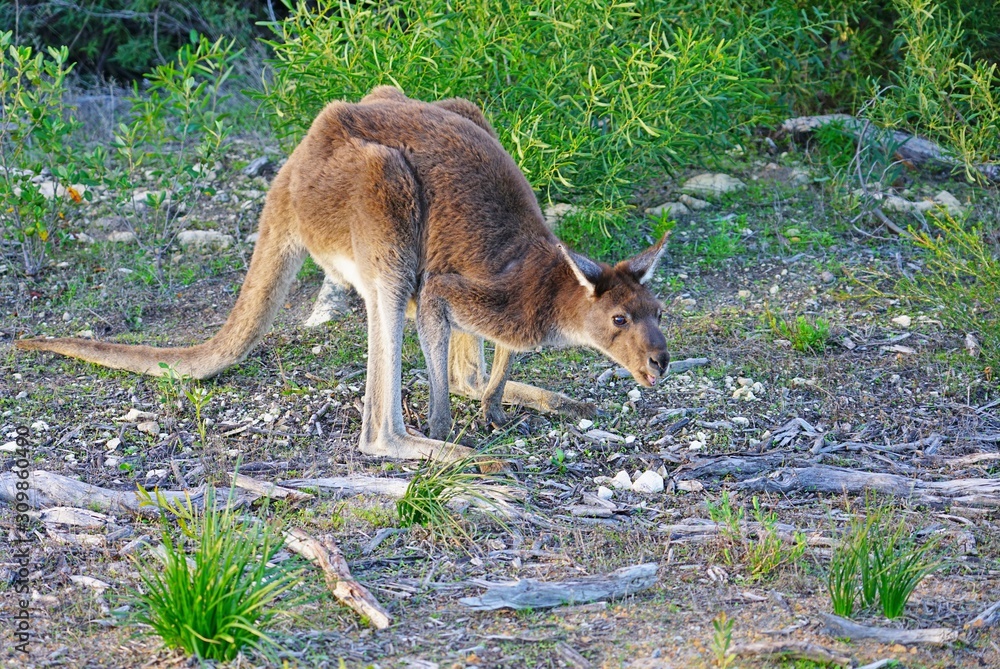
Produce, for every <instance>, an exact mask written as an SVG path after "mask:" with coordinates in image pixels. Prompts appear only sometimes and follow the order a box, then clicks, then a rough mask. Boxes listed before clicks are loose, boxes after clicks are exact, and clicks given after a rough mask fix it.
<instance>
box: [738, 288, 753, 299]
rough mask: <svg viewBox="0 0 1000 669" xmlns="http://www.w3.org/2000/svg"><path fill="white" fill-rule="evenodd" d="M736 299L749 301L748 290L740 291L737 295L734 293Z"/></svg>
mask: <svg viewBox="0 0 1000 669" xmlns="http://www.w3.org/2000/svg"><path fill="white" fill-rule="evenodd" d="M736 297H738V298H740V299H741V300H749V299H750V291H749V290H741V291H739V292H738V293H736Z"/></svg>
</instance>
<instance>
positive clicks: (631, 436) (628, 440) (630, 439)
mask: <svg viewBox="0 0 1000 669" xmlns="http://www.w3.org/2000/svg"><path fill="white" fill-rule="evenodd" d="M633 442H635V435H634V434H626V435H625V443H626V444H631V443H633Z"/></svg>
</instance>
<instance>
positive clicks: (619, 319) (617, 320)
mask: <svg viewBox="0 0 1000 669" xmlns="http://www.w3.org/2000/svg"><path fill="white" fill-rule="evenodd" d="M611 322H612V323H614V324H615V325H617V326H618V327H620V328H623V327H625V326H626V325H627V324H628V319H627V318H625V317H624V316H622V315H618V316H612V318H611Z"/></svg>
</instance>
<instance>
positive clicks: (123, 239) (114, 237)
mask: <svg viewBox="0 0 1000 669" xmlns="http://www.w3.org/2000/svg"><path fill="white" fill-rule="evenodd" d="M106 239H107V240H108V241H109V242H113V243H115V244H134V243H135V242H136V238H135V233H134V232H132V231H131V230H115V231H114V232H109V233H108V236H107V237H106Z"/></svg>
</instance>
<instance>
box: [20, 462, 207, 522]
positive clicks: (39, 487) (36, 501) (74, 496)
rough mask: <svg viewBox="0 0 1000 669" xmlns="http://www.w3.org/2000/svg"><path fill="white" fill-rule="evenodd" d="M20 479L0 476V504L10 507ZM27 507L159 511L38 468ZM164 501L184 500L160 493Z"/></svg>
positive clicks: (128, 495)
mask: <svg viewBox="0 0 1000 669" xmlns="http://www.w3.org/2000/svg"><path fill="white" fill-rule="evenodd" d="M19 480H21V479H19V478H18V476H17V474H15V473H14V472H4V473H3V474H0V502H6V503H8V504H12V503H14V502H15V501H16V496H17V492H18V491H17V488H16V484H17V482H18V481H19ZM27 481H28V485H29V489H28V490H27V493H28V501H27V503H28V505H29V506H31V507H33V508H35V509H45V508H49V507H54V506H73V507H78V508H81V509H93V510H96V511H99V512H101V513H112V514H127V515H138V516H146V517H150V518H153V517H156V516H157V515H159V513H160V511H159V509H158V508H156V507H155V506H148V507H141V506H140V498H139V495H138V494H136V493H135V492H133V491H131V490H109V489H108V488H101V487H99V486H96V485H91V484H89V483H84V482H83V481H77V480H76V479H71V478H69V477H68V476H62V475H61V474H53V473H52V472H48V471H45V470H43V469H39V470H36V471H33V472H30V473H29V474H28V479H27ZM162 492H163V496H164V497H165V498H166V499H167V501H170V502H175V501H183V500H184V499H185V493H184V492H176V491H172V490H166V491H162ZM187 494H190V497H191V501H192V502H194V503H200V502H201V501H202V500H203V499H204V496H205V489H204V488H203V487H202V488H198V489H197V490H194V491H191V492H190V493H187Z"/></svg>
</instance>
